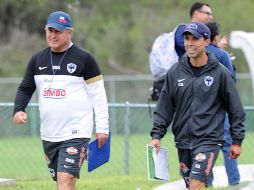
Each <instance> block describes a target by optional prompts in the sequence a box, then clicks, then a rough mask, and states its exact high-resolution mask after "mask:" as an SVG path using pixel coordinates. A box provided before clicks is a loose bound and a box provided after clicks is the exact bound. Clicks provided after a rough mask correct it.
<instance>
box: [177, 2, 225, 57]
mask: <svg viewBox="0 0 254 190" xmlns="http://www.w3.org/2000/svg"><path fill="white" fill-rule="evenodd" d="M189 15H190V20H191V22H202V23H204V24H206V23H208V22H211V21H213V13H212V9H211V7H210V5H209V4H208V3H202V2H195V3H193V4H192V6H191V8H190V12H189ZM184 29H185V27H184V26H180V27H178V29H177V31H176V34H175V49H176V52H177V54H178V56H179V57H181V56H182V55H183V54H184V53H185V48H184V39H183V35H182V34H183V32H184ZM227 43H228V42H227V36H224V37H222V38H221V41H220V42H219V43H218V46H219V47H220V48H223V49H224V48H226V47H227Z"/></svg>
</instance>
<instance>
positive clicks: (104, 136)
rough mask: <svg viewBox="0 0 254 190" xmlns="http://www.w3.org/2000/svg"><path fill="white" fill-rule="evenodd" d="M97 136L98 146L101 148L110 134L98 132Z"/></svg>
mask: <svg viewBox="0 0 254 190" xmlns="http://www.w3.org/2000/svg"><path fill="white" fill-rule="evenodd" d="M96 138H97V139H98V147H99V148H101V147H102V146H103V145H104V144H105V142H106V141H107V139H108V134H105V133H96Z"/></svg>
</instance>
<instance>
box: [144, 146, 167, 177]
mask: <svg viewBox="0 0 254 190" xmlns="http://www.w3.org/2000/svg"><path fill="white" fill-rule="evenodd" d="M146 150H147V171H148V180H163V181H169V173H168V168H169V167H168V149H167V148H166V147H160V150H159V152H158V154H157V153H156V149H155V148H154V147H153V146H152V145H146Z"/></svg>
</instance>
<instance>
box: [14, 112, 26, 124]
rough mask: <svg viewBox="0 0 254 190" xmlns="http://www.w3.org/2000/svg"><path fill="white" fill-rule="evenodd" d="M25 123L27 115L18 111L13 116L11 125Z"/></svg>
mask: <svg viewBox="0 0 254 190" xmlns="http://www.w3.org/2000/svg"><path fill="white" fill-rule="evenodd" d="M26 121H27V115H26V113H25V112H23V111H19V112H17V113H15V115H14V116H13V123H15V124H16V125H20V124H26Z"/></svg>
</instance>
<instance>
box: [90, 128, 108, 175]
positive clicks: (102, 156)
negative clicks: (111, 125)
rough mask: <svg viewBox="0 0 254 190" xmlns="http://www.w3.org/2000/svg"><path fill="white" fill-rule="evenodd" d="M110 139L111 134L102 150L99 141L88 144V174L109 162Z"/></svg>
mask: <svg viewBox="0 0 254 190" xmlns="http://www.w3.org/2000/svg"><path fill="white" fill-rule="evenodd" d="M110 138H111V133H110V132H109V135H108V139H107V141H106V143H105V144H104V145H103V146H102V147H101V148H98V139H95V140H93V141H91V142H90V143H89V144H88V158H87V162H88V172H91V171H93V170H94V169H96V168H98V167H99V166H101V165H103V164H105V163H106V162H108V161H109V157H110Z"/></svg>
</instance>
